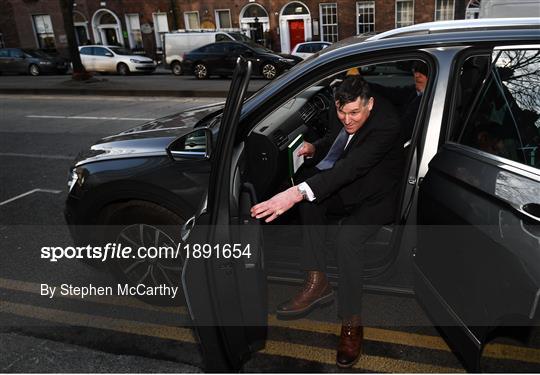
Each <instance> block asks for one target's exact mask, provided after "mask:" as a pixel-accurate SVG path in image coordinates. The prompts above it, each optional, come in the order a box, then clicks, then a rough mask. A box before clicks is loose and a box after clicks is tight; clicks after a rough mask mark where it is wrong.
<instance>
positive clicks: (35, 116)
mask: <svg viewBox="0 0 540 375" xmlns="http://www.w3.org/2000/svg"><path fill="white" fill-rule="evenodd" d="M24 117H28V118H53V119H68V120H116V121H152V120H155V119H153V118H143V117H140V118H138V117H98V116H53V115H27V116H24Z"/></svg>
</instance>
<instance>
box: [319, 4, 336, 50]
mask: <svg viewBox="0 0 540 375" xmlns="http://www.w3.org/2000/svg"><path fill="white" fill-rule="evenodd" d="M319 13H320V18H321V40H323V41H325V42H332V43H333V42H337V41H338V20H337V4H335V3H334V4H320V5H319Z"/></svg>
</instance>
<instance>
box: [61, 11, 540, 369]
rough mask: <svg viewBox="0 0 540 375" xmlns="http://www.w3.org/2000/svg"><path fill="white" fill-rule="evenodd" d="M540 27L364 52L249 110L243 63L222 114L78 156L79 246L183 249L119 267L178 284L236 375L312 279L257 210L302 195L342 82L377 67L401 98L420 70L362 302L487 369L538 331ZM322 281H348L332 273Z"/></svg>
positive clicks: (328, 59) (170, 122)
mask: <svg viewBox="0 0 540 375" xmlns="http://www.w3.org/2000/svg"><path fill="white" fill-rule="evenodd" d="M538 30H539V26H538V20H537V19H511V20H488V19H486V20H475V21H470V20H468V21H456V22H455V23H428V24H420V25H415V26H411V27H405V28H402V29H397V30H394V31H390V32H387V33H382V34H379V35H377V36H373V37H370V38H367V39H359V38H352V39H349V40H346V41H343V42H340V43H336V44H334V45H332V46H331V47H328V48H327V49H325V50H324V51H322V53H321V54H320V55H319V56H317V57H315V58H313V59H309V60H307V61H305V62H304V63H303V64H301V65H298V66H297V67H295V68H294V69H291V70H290V71H289V72H287V73H286V74H284V75H282V76H281V77H279V78H278V79H276V80H275V81H273V82H272V83H270V84H269V85H267V86H265V87H264V88H263V89H261V90H260V91H259V92H257V93H256V94H255V95H253V96H252V97H250V98H249V99H247V100H246V101H245V102H244V95H245V92H246V89H247V85H248V83H249V75H250V72H251V70H256V66H255V64H251V63H250V62H245V61H243V60H242V59H240V62H239V63H238V65H237V68H236V69H237V70H236V71H235V75H234V76H233V81H232V83H231V88H230V91H229V96H228V98H227V102H226V105H225V106H224V107H223V105H217V106H207V107H204V108H199V109H194V110H190V111H187V112H184V113H181V114H177V115H174V116H170V117H167V118H165V119H162V120H157V121H152V122H150V123H148V124H145V125H142V126H140V127H138V128H135V129H132V130H129V131H126V132H123V133H121V134H118V135H114V136H111V137H107V138H104V139H102V140H101V141H99V142H98V143H96V144H95V145H93V146H92V147H91V148H90V149H89V150H87V151H84V152H82V153H81V154H80V156H79V157H78V158H77V160H76V161H75V164H74V166H73V168H72V170H71V179H70V182H69V195H68V198H67V203H66V219H67V221H68V223H69V224H70V225H71V230H72V234H73V237H74V239H75V241H76V242H77V243H80V244H83V245H84V244H87V243H89V242H91V241H95V240H96V239H97V238H104V239H106V240H111V239H112V240H113V241H114V240H116V241H118V242H121V243H128V244H144V243H153V244H155V245H156V246H157V245H158V244H165V245H171V244H174V243H182V244H185V245H184V247H183V248H182V249H183V250H184V252H182V255H183V256H182V257H181V258H180V259H177V260H175V261H173V262H172V264H171V263H170V260H163V261H162V260H158V261H157V264H158V265H159V266H156V262H155V261H154V262H150V261H149V260H146V259H138V258H134V259H129V260H127V261H126V262H125V263H121V264H116V265H114V269H115V271H116V272H117V273H119V274H120V276H121V277H123V278H125V279H127V280H129V281H130V282H131V283H137V282H139V283H140V282H147V283H152V282H156V283H164V282H170V283H178V282H181V283H182V285H183V288H184V292H185V299H186V302H187V304H188V307H189V312H190V315H191V318H192V319H193V321H194V323H195V327H196V329H197V331H198V337H199V339H200V345H201V346H202V348H203V353H204V355H205V357H206V358H207V366H208V367H207V370H216V371H217V370H231V369H238V368H239V367H240V366H241V364H242V361H243V360H244V359H245V358H246V356H247V355H248V354H249V353H250V352H252V351H253V350H256V349H257V348H260V347H261V345H264V341H265V326H266V324H267V311H266V309H267V302H266V296H265V290H266V288H265V286H266V282H267V281H268V280H279V281H282V282H284V281H286V282H301V280H302V279H303V275H302V273H301V271H300V270H299V269H298V264H299V252H300V251H301V247H300V240H301V239H300V238H299V237H301V236H300V235H299V233H300V232H301V231H299V230H298V228H296V229H295V226H294V224H296V223H297V222H298V221H297V218H296V216H295V213H294V212H290V213H287V214H285V215H283V216H281V217H280V218H279V219H278V220H277V222H275V223H273V224H269V225H267V224H264V223H261V222H259V221H257V220H254V219H252V218H251V216H250V208H251V207H252V206H253V205H254V204H255V203H256V202H258V201H261V200H264V199H266V198H268V197H270V196H272V195H273V194H275V193H276V192H278V191H281V190H282V189H283V188H284V187H286V186H290V184H291V176H290V173H289V158H288V152H289V146H290V145H291V144H293V143H294V141H295V140H296V138H297V137H298V135H299V134H303V135H304V138H305V139H306V140H308V141H312V140H314V139H316V138H318V137H321V136H322V135H323V134H324V133H325V131H326V130H327V129H326V126H327V124H328V121H329V120H328V116H329V114H330V113H331V111H335V104H334V102H333V98H332V89H333V87H334V86H335V84H337V83H338V82H339V81H340V80H341V79H342V78H343V76H344V75H345V74H346V72H348V71H349V70H350V69H352V68H360V69H358V70H359V71H362V70H363V67H368V68H369V67H373V66H374V68H373V69H371V68H369V69H367V71H377V72H380V74H375V75H367V76H366V77H365V79H366V80H367V81H368V82H370V83H372V84H375V83H376V84H378V85H380V86H386V87H387V88H394V89H397V88H398V87H401V86H407V85H411V84H412V83H413V80H412V73H411V74H410V76H406V75H396V74H394V72H395V71H402V70H403V69H406V67H411V66H414V65H415V64H416V63H419V62H421V63H423V64H425V65H426V66H427V68H428V73H427V74H428V77H429V81H428V84H427V87H426V90H425V92H424V93H423V95H422V97H421V103H420V106H419V110H418V113H417V116H416V121H415V124H414V129H413V131H412V133H410V134H404V136H405V137H404V145H403V147H404V150H405V159H404V160H403V162H404V172H403V180H402V183H401V187H400V196H401V203H400V205H399V206H398V207H397V209H396V213H395V221H394V222H393V223H391V224H389V225H386V226H384V227H382V228H381V229H380V231H379V232H378V234H377V235H376V236H374V237H373V238H371V240H370V242H369V243H368V246H367V248H366V257H367V261H366V265H365V267H366V272H365V273H364V274H365V278H366V282H365V284H364V288H365V289H367V290H371V291H376V292H378V293H400V294H407V295H414V296H415V297H416V298H417V299H418V301H419V302H420V304H421V305H422V306H423V307H424V308H425V309H426V311H427V312H428V315H429V316H430V318H431V319H432V321H433V323H434V324H435V325H437V326H439V327H440V329H441V331H442V332H443V333H444V337H445V339H446V340H447V341H448V343H449V345H450V346H451V347H452V349H454V350H455V352H456V353H458V354H459V355H460V356H461V358H462V360H463V362H464V364H465V366H466V367H467V368H468V369H470V370H478V368H479V364H480V358H481V356H482V351H483V349H484V347H485V346H486V344H487V343H488V342H489V341H490V340H491V339H493V338H494V337H497V335H498V334H499V333H500V332H501V329H502V331H504V332H506V333H509V332H511V331H512V330H511V329H508V328H509V327H515V326H519V327H520V329H519V331H520V332H522V331H523V330H526V331H528V332H530V331H531V330H532V329H534V328H535V327H536V329H537V328H538V326H539V325H540V308H539V306H538V305H539V303H540V300H539V295H540V294H539V293H540V251H539V250H540V246H539V243H540V242H539V241H540V230H539V223H540V158H539V153H538V149H539V147H540V130H539V129H540V123H539V122H538V119H539V117H540V104H539V102H538V98H539V97H540V92H539V91H538V90H539V88H540V45H538ZM379 67H380V68H381V69H379ZM390 68H391V69H390ZM387 72H388V74H387ZM388 99H389V100H391V99H392V98H388ZM90 225H100V227H98V228H102V229H101V231H99V230H97V229H95V228H93V227H92V228H93V229H92V230H91V231H90V232H88V231H85V228H86V227H88V226H90ZM335 225H339V223H336V224H335ZM180 227H182V230H180ZM332 229H335V226H332V227H329V228H328V229H327V230H332ZM223 244H230V245H232V244H240V245H241V246H242V248H241V249H238V250H239V251H240V253H238V254H240V256H238V257H231V256H222V257H215V256H211V257H208V259H206V257H204V256H201V247H202V248H203V249H204V248H205V247H208V246H210V248H208V249H207V250H209V251H212V250H216V249H217V251H220V250H222V249H223V248H222V247H220V246H223ZM196 245H198V246H199V249H198V253H195V251H193V252H190V251H191V250H193V249H194V248H195V246H196ZM246 245H250V248H249V249H248V250H249V255H248V253H247V252H246V251H245V250H246ZM190 246H191V247H190ZM331 246H332V244H329V247H331ZM186 250H187V251H186ZM228 250H229V252H228V253H227V254H229V255H230V254H231V251H230V250H231V249H228ZM233 250H236V249H235V248H233ZM190 254H191V255H190ZM220 254H221V255H225V252H220ZM233 254H234V253H233ZM329 257H331V253H330V254H329ZM334 264H335V263H334ZM155 267H157V269H158V270H160V269H161V270H162V271H161V273H159V276H158V277H159V279H158V280H156V278H155V277H154V276H152V275H153V274H152V272H153V270H155V269H156V268H155ZM180 270H181V271H182V272H181V273H180ZM156 273H157V272H156ZM327 273H328V274H329V276H330V277H331V278H332V279H333V280H334V281H337V279H336V278H337V272H336V269H335V267H332V266H329V269H328V270H327ZM150 276H152V277H150ZM167 279H169V280H168V281H167Z"/></svg>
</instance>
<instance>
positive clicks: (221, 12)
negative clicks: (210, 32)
mask: <svg viewBox="0 0 540 375" xmlns="http://www.w3.org/2000/svg"><path fill="white" fill-rule="evenodd" d="M216 24H217V28H218V29H230V28H232V22H231V11H230V10H229V9H218V10H216Z"/></svg>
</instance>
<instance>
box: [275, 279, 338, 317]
mask: <svg viewBox="0 0 540 375" xmlns="http://www.w3.org/2000/svg"><path fill="white" fill-rule="evenodd" d="M333 299H334V291H333V290H332V287H331V286H330V284H329V283H328V280H327V279H326V275H325V274H324V272H320V271H309V272H308V275H307V278H306V281H305V282H304V287H303V289H302V291H301V292H299V293H298V294H297V295H296V296H294V297H293V298H292V299H291V300H289V301H287V302H284V303H282V304H280V305H279V306H278V307H277V311H276V313H277V315H278V316H282V317H296V316H300V315H304V314H307V313H308V312H310V311H311V310H312V309H314V308H315V307H316V306H320V305H323V304H325V303H328V302H331V301H332V300H333Z"/></svg>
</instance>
